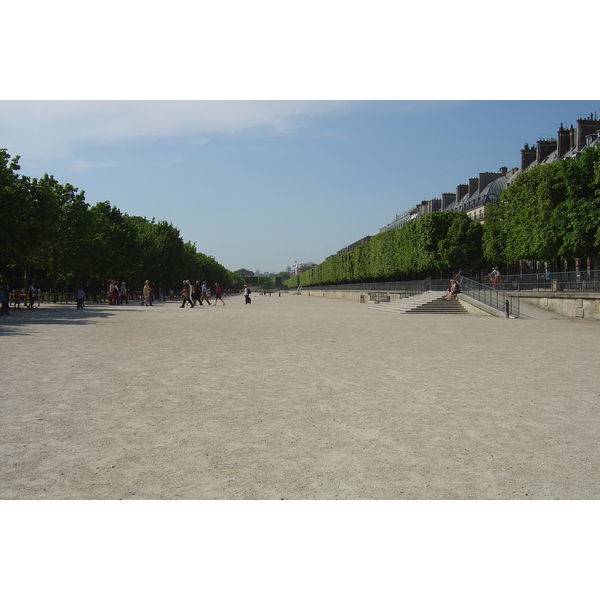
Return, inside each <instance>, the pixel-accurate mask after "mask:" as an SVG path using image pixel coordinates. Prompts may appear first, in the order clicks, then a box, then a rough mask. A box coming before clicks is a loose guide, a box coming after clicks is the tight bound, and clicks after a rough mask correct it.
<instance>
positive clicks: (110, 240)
mask: <svg viewBox="0 0 600 600" xmlns="http://www.w3.org/2000/svg"><path fill="white" fill-rule="evenodd" d="M19 170H20V165H19V157H18V156H16V157H14V158H11V157H10V155H9V154H8V152H7V151H6V150H5V149H0V203H1V206H2V210H1V211H0V231H2V235H1V236H0V257H1V258H0V260H1V261H2V262H1V263H0V273H1V274H2V275H3V278H4V279H6V280H8V279H12V280H14V282H13V283H15V284H17V282H18V281H19V280H20V279H21V278H22V277H23V274H24V273H25V274H26V277H30V278H31V277H32V276H33V274H35V277H36V278H38V279H39V278H40V277H45V278H47V280H48V283H49V284H51V285H52V286H53V288H54V289H56V287H57V286H64V287H71V286H77V285H84V286H88V285H93V286H97V287H99V288H102V287H104V286H105V285H106V283H107V282H108V281H109V280H112V279H118V280H119V281H121V280H124V281H127V282H128V283H129V285H130V287H134V286H141V285H142V284H143V282H144V281H145V280H146V279H149V280H150V281H151V283H152V286H153V287H154V288H155V289H174V290H179V289H180V286H181V281H182V279H200V280H204V279H205V280H206V281H210V282H211V284H212V283H214V282H217V281H218V282H219V283H220V284H221V286H222V287H223V288H230V287H234V286H235V287H237V286H238V285H241V282H240V281H238V280H239V277H238V276H237V275H236V274H235V273H232V272H231V271H228V270H227V269H225V267H223V266H222V265H221V264H219V263H218V262H217V261H216V260H215V258H214V257H212V256H207V255H205V254H202V253H201V252H198V251H197V250H196V246H195V244H193V243H192V242H184V241H183V239H182V238H181V234H180V232H179V230H178V229H177V228H176V227H175V226H174V225H172V224H171V223H167V221H158V222H156V221H155V219H152V220H148V219H146V218H145V217H139V216H131V215H128V214H127V213H124V212H121V211H120V210H119V209H118V208H117V207H115V206H111V204H110V202H100V203H98V204H96V205H94V206H90V205H89V204H88V203H87V202H86V201H85V194H84V192H80V191H79V190H78V189H77V188H75V187H73V186H72V185H70V184H61V183H59V182H58V181H56V179H55V178H54V177H53V176H51V175H48V174H45V175H44V176H43V177H40V178H29V177H25V176H21V175H20V174H19Z"/></svg>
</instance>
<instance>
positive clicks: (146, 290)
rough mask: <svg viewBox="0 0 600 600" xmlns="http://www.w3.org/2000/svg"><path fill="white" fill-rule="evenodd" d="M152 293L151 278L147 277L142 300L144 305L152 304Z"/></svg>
mask: <svg viewBox="0 0 600 600" xmlns="http://www.w3.org/2000/svg"><path fill="white" fill-rule="evenodd" d="M151 293H152V291H151V289H150V280H148V279H146V282H145V283H144V290H143V291H142V296H143V297H144V299H143V300H142V302H141V304H142V306H151V305H152V299H151V298H150V294H151Z"/></svg>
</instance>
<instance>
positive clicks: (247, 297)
mask: <svg viewBox="0 0 600 600" xmlns="http://www.w3.org/2000/svg"><path fill="white" fill-rule="evenodd" d="M250 293H251V292H250V288H249V287H248V286H247V285H244V300H245V302H244V304H252V299H251V298H250Z"/></svg>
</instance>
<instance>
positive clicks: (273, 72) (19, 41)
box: [0, 0, 600, 272]
mask: <svg viewBox="0 0 600 600" xmlns="http://www.w3.org/2000/svg"><path fill="white" fill-rule="evenodd" d="M25 4H27V6H28V7H29V8H31V7H32V6H33V5H35V10H33V9H32V10H30V11H29V12H28V13H27V15H26V18H24V17H25V15H24V14H23V11H24V8H23V7H24V6H25V5H24V4H23V5H21V4H19V5H18V6H17V5H9V6H8V7H6V10H7V11H8V12H7V13H6V15H5V16H6V17H7V20H6V22H10V23H11V26H10V27H9V28H6V31H5V32H4V34H5V36H6V38H5V47H6V48H10V49H13V50H14V51H13V52H9V55H10V56H9V55H7V60H6V61H5V64H4V69H5V76H4V82H5V83H6V84H7V85H5V86H4V87H3V90H2V94H1V95H0V147H5V148H7V150H8V152H9V153H10V154H11V155H12V156H14V155H17V154H18V155H20V156H21V160H20V164H21V166H22V170H21V173H23V174H25V175H30V176H34V177H37V176H41V175H43V174H44V173H49V174H51V175H54V176H55V177H56V179H57V180H58V181H59V182H61V183H70V184H72V185H74V186H75V187H77V188H79V189H80V190H83V191H85V195H86V199H87V201H88V202H89V203H90V204H95V203H96V202H100V201H105V200H108V201H109V202H110V203H111V204H112V205H114V206H117V207H118V208H119V209H121V210H122V211H124V212H126V213H129V214H131V215H141V216H145V217H147V218H153V217H154V218H156V219H157V220H166V221H168V222H171V223H172V224H173V225H174V226H176V227H177V228H178V229H179V230H180V231H181V235H182V237H183V239H184V240H186V241H187V240H191V241H192V242H195V243H196V245H197V249H198V250H199V251H200V252H203V253H205V254H209V255H212V256H214V257H215V259H216V260H217V261H218V262H220V263H221V264H223V265H224V266H225V267H227V268H228V269H231V270H237V269H240V268H247V269H251V270H253V271H255V270H260V271H261V272H265V271H271V272H278V271H281V270H284V269H286V267H288V266H290V265H291V264H293V263H294V262H295V261H299V262H308V261H313V262H315V263H319V262H321V261H323V260H324V259H325V258H326V257H327V256H329V255H330V254H334V253H336V252H337V251H338V250H340V249H341V248H343V247H345V246H347V245H348V244H351V243H353V242H355V241H356V240H358V239H360V238H362V237H364V236H367V235H373V234H376V233H378V231H379V229H380V228H381V227H383V226H385V225H386V224H388V223H390V222H391V221H392V220H393V219H394V217H395V215H396V213H401V212H403V211H405V210H407V209H408V208H410V207H412V206H414V205H415V204H418V203H420V202H421V201H422V200H424V199H430V198H433V197H438V196H440V195H441V194H442V193H444V192H453V191H455V189H456V186H457V185H458V184H460V183H466V182H467V181H468V179H469V178H470V177H476V176H477V175H478V173H479V172H483V171H497V170H498V169H499V168H500V167H502V166H506V167H508V168H511V167H514V166H518V165H519V160H520V158H519V150H520V149H521V148H522V147H523V145H524V144H525V143H530V144H534V143H535V142H536V141H537V139H539V138H540V137H550V136H555V135H556V131H557V129H558V127H559V126H560V124H561V123H566V124H568V125H570V124H571V123H573V124H574V123H575V121H576V119H577V117H578V116H579V115H582V114H589V113H590V112H592V111H598V112H599V113H600V100H597V99H596V98H598V88H597V77H596V76H595V73H596V70H595V69H592V68H590V65H588V64H587V63H586V60H587V61H588V62H590V61H591V63H593V62H594V58H593V57H595V56H596V51H597V49H596V48H595V45H594V40H593V36H580V38H579V39H578V46H577V53H576V54H577V56H574V54H573V53H572V52H570V51H569V52H553V51H552V44H551V43H550V42H547V43H546V44H545V46H544V48H543V49H540V48H537V47H535V44H531V43H528V44H525V43H523V40H526V39H529V36H530V35H531V34H532V33H535V32H536V31H554V29H555V23H556V22H560V21H561V19H563V18H564V15H563V13H562V9H561V8H560V7H558V6H557V7H549V6H547V7H545V10H544V11H543V13H540V12H539V11H537V10H536V7H535V6H533V5H532V6H530V5H529V4H527V3H522V2H516V1H515V2H512V1H508V2H506V3H505V4H504V5H503V7H502V14H499V12H498V9H497V7H495V6H491V7H489V8H488V7H481V6H478V9H477V11H476V12H475V13H474V12H473V11H472V10H471V4H470V3H469V2H462V1H459V2H456V3H453V4H452V5H451V6H450V5H448V4H447V3H435V2H434V3H433V4H428V5H427V6H425V5H423V6H417V7H409V8H406V7H404V8H402V10H399V8H398V6H397V3H392V2H384V1H380V0H373V2H371V3H370V4H369V10H368V11H365V10H364V8H362V4H360V3H347V2H346V3H341V2H331V1H321V2H312V1H311V0H307V1H305V2H303V3H301V4H297V3H293V2H291V3H289V4H286V6H285V7H283V4H282V3H281V2H271V1H263V0H257V1H256V2H254V3H252V6H251V7H250V6H249V5H248V3H244V2H237V1H235V0H234V1H232V2H229V3H227V4H225V5H218V6H217V5H216V4H214V3H213V4H211V5H210V6H208V5H204V4H203V8H202V11H199V9H198V7H197V5H195V4H193V3H187V2H174V3H172V7H171V8H170V10H169V11H164V10H162V9H161V8H160V7H159V6H158V5H154V4H152V3H149V4H148V3H144V4H141V3H137V2H125V3H123V2H119V3H116V2H112V1H108V2H107V3H106V5H105V10H103V11H95V10H92V9H90V8H88V9H86V8H83V7H82V5H80V4H78V3H74V2H69V1H67V0H57V2H56V3H53V4H52V6H51V7H50V6H47V5H46V4H44V3H33V4H31V5H30V4H29V3H25ZM570 6H571V10H575V11H577V10H578V7H580V9H581V10H582V11H585V13H586V14H588V15H589V14H590V11H591V12H592V13H597V12H598V9H597V8H590V6H589V5H588V4H587V3H583V2H579V0H575V1H574V2H573V3H572V5H570ZM140 7H143V8H144V10H143V11H140V10H139V9H140ZM185 7H187V8H190V7H193V8H194V10H195V11H196V13H194V14H195V16H193V15H192V13H189V12H181V10H179V11H178V10H176V9H183V8H185ZM117 8H118V13H116V14H118V19H115V18H114V14H113V13H111V10H112V9H115V10H116V9H117ZM186 15H187V16H186ZM511 15H512V17H511ZM434 17H435V18H434ZM517 17H518V18H517ZM50 23H54V25H55V29H52V28H51V27H50V26H49V25H50ZM475 33H477V35H475ZM555 37H556V36H555ZM550 38H552V35H550ZM24 39H28V40H31V39H35V40H36V41H37V42H38V45H37V46H36V47H35V48H33V47H31V46H30V45H29V44H24V43H23V40H24ZM501 40H504V42H505V43H500V41H501ZM507 40H515V43H512V44H509V43H506V41H507ZM517 40H520V41H519V43H516V41H517ZM559 41H560V40H559V39H558V38H557V40H556V42H557V43H558V42H559ZM550 56H551V57H552V60H548V59H549V57H550ZM586 57H587V58H586ZM591 63H590V64H591ZM9 83H10V85H8V84H9ZM515 99H519V100H515ZM540 99H544V100H540ZM580 99H583V100H580Z"/></svg>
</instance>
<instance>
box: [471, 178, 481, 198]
mask: <svg viewBox="0 0 600 600" xmlns="http://www.w3.org/2000/svg"><path fill="white" fill-rule="evenodd" d="M478 189H479V177H469V198H470V197H471V196H472V195H473V194H475V193H477V190H478Z"/></svg>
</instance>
